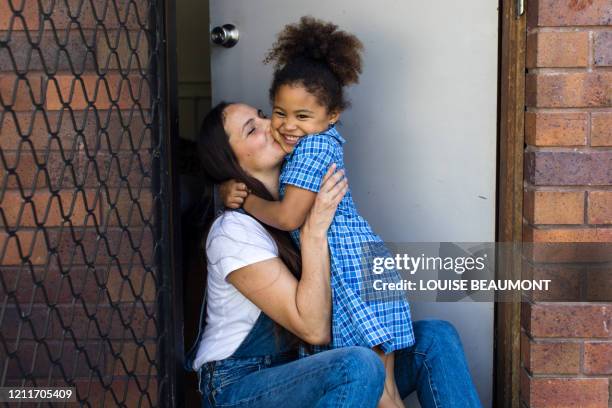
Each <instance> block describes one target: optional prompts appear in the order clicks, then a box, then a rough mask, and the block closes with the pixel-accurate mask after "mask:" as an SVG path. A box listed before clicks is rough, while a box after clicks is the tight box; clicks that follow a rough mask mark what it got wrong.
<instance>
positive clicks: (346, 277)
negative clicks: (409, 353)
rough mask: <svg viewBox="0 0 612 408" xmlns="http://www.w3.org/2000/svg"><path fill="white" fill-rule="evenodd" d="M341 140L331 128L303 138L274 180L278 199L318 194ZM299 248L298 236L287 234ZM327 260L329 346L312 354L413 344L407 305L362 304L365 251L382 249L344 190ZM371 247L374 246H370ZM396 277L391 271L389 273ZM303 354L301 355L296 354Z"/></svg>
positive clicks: (339, 154)
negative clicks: (290, 191)
mask: <svg viewBox="0 0 612 408" xmlns="http://www.w3.org/2000/svg"><path fill="white" fill-rule="evenodd" d="M344 143H345V140H344V139H343V138H342V136H340V134H339V133H338V131H337V130H336V128H335V127H334V126H332V127H330V128H329V129H328V130H327V131H325V132H322V133H319V134H315V135H308V136H306V137H304V138H302V139H301V140H300V142H299V143H298V145H297V146H296V148H295V149H294V150H293V152H292V153H291V154H289V155H287V157H286V160H285V163H284V165H283V168H282V171H281V176H280V194H281V197H284V195H285V191H286V187H287V185H294V186H297V187H300V188H303V189H306V190H309V191H313V192H318V191H319V187H320V185H321V180H322V179H323V176H324V175H325V173H326V172H327V169H328V168H329V166H330V165H331V163H336V165H337V167H338V169H344V158H343V151H342V145H343V144H344ZM291 236H292V238H293V239H294V240H295V242H296V243H297V244H298V245H299V231H293V232H292V233H291ZM327 238H328V242H329V248H330V257H331V266H332V268H331V286H332V302H333V315H332V343H331V344H330V345H329V347H315V351H321V350H324V349H328V348H337V347H346V346H365V347H370V348H372V347H374V346H380V347H381V349H382V350H383V351H384V352H386V353H388V352H391V351H395V350H399V349H403V348H406V347H408V346H411V345H412V344H414V333H413V330H412V319H411V317H410V306H409V304H408V302H407V301H406V300H405V299H404V298H403V297H402V296H399V297H398V296H395V297H394V298H393V299H383V300H378V299H377V300H373V301H367V302H366V301H364V297H365V296H363V295H364V293H363V289H364V288H363V283H364V280H363V275H362V271H363V272H364V273H367V271H366V270H365V269H364V266H365V265H368V264H371V262H368V261H369V259H368V258H369V257H370V256H372V254H371V253H370V252H371V251H370V249H371V248H378V249H377V250H378V251H380V248H381V247H382V248H383V251H385V253H386V254H388V251H386V249H385V248H384V245H383V244H382V240H381V239H380V237H378V235H376V234H375V233H374V232H373V231H372V228H371V227H370V225H369V224H368V223H367V221H366V220H365V219H364V218H363V217H361V216H360V215H359V214H358V213H357V208H356V206H355V203H354V202H353V197H352V195H351V192H350V190H349V191H348V192H347V193H346V195H345V196H344V198H343V199H342V201H341V202H340V204H339V205H338V209H337V210H336V214H335V216H334V220H333V221H332V224H331V226H330V228H329V231H328V234H327ZM372 244H375V245H372ZM391 272H392V273H397V272H396V271H391ZM304 354H305V351H304V350H302V355H304Z"/></svg>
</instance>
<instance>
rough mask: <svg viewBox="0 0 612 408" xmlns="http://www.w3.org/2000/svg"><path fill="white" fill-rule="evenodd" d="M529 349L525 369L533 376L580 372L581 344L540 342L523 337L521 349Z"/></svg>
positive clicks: (524, 335)
mask: <svg viewBox="0 0 612 408" xmlns="http://www.w3.org/2000/svg"><path fill="white" fill-rule="evenodd" d="M523 347H527V348H528V349H529V352H528V353H527V356H528V357H529V358H528V359H527V360H523V364H525V368H526V369H527V370H529V372H530V373H532V374H576V373H578V372H579V371H580V344H579V343H570V342H555V343H552V342H538V341H533V340H531V339H530V338H529V337H528V336H527V335H526V334H524V333H523V334H522V337H521V349H522V348H523Z"/></svg>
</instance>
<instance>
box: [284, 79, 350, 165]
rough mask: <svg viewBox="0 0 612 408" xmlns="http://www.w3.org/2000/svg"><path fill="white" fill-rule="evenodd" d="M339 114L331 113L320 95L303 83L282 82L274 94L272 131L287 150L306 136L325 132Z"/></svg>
mask: <svg viewBox="0 0 612 408" xmlns="http://www.w3.org/2000/svg"><path fill="white" fill-rule="evenodd" d="M339 117H340V114H339V112H328V111H327V108H326V107H325V106H323V105H321V104H320V103H319V101H318V99H317V97H316V96H315V95H313V94H311V93H310V92H308V90H307V89H306V88H305V87H304V86H303V85H302V84H295V85H282V86H281V87H279V88H278V91H277V92H276V95H275V96H274V107H273V110H272V133H273V135H274V138H275V139H276V140H277V141H278V143H279V144H280V145H281V147H282V148H283V150H284V151H285V152H286V153H291V152H292V151H293V149H294V148H295V146H296V145H297V144H298V142H299V141H300V139H301V138H302V137H304V136H306V135H311V134H315V133H320V132H323V131H325V130H326V129H327V128H328V127H329V125H331V124H333V123H335V122H336V121H337V120H338V118H339Z"/></svg>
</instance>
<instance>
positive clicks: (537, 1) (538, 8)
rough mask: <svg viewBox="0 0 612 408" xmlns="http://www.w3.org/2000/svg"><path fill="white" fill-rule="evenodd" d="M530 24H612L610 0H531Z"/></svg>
mask: <svg viewBox="0 0 612 408" xmlns="http://www.w3.org/2000/svg"><path fill="white" fill-rule="evenodd" d="M527 19H528V26H530V27H535V26H588V25H609V24H612V7H610V1H609V0H529V4H528V13H527Z"/></svg>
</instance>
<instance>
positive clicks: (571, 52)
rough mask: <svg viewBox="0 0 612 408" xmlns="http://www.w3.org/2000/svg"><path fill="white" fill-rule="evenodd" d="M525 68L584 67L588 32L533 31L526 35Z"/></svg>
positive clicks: (587, 51) (586, 62) (587, 55)
mask: <svg viewBox="0 0 612 408" xmlns="http://www.w3.org/2000/svg"><path fill="white" fill-rule="evenodd" d="M526 64H527V68H540V67H586V66H587V65H588V64H589V33H588V32H586V31H574V32H535V33H531V34H529V35H528V36H527V53H526Z"/></svg>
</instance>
